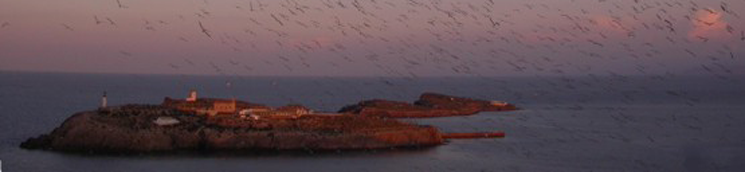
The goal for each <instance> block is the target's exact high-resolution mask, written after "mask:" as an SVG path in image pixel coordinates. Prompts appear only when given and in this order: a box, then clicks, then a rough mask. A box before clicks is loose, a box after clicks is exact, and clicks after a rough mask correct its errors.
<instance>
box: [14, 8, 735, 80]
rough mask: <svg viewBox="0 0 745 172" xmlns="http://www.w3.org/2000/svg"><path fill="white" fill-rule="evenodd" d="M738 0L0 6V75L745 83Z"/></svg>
mask: <svg viewBox="0 0 745 172" xmlns="http://www.w3.org/2000/svg"><path fill="white" fill-rule="evenodd" d="M743 11H745V1H742V0H729V1H728V0H692V1H679V0H633V1H632V0H624V1H613V0H552V1H544V0H364V1H363V0H219V1H217V0H190V1H183V0H159V1H149V0H66V1H42V0H24V1H18V0H0V71H36V72H82V73H124V74H179V75H240V76H388V77H421V76H512V75H608V74H613V75H671V74H675V75H711V76H734V75H743V74H745V48H743V47H745V22H742V21H745V19H744V18H745V12H743Z"/></svg>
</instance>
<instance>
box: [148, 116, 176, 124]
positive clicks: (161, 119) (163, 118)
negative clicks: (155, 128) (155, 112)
mask: <svg viewBox="0 0 745 172" xmlns="http://www.w3.org/2000/svg"><path fill="white" fill-rule="evenodd" d="M153 123H155V124H156V125H159V126H169V125H176V124H178V123H181V121H179V120H178V119H176V118H173V117H167V116H161V117H158V119H155V121H153Z"/></svg>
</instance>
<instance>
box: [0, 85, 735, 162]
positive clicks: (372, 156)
mask: <svg viewBox="0 0 745 172" xmlns="http://www.w3.org/2000/svg"><path fill="white" fill-rule="evenodd" d="M742 78H745V77H742ZM228 80H230V81H231V83H232V87H231V88H227V87H226V84H225V83H226V81H228ZM192 88H194V89H198V90H199V91H200V96H209V97H232V96H235V97H237V98H239V99H243V100H248V101H252V102H258V103H264V104H268V105H273V106H276V105H283V104H289V103H300V104H304V105H307V106H309V107H312V108H314V109H317V110H321V111H336V110H337V109H339V108H340V107H342V106H344V105H346V104H351V103H355V102H357V101H360V100H365V99H371V98H384V99H391V100H400V101H414V100H416V99H417V96H418V95H419V94H421V93H422V92H424V91H433V92H440V93H445V94H451V95H458V96H465V97H473V98H480V99H495V100H504V101H509V102H513V103H516V104H517V105H519V106H520V107H522V108H524V110H521V111H515V112H497V113H493V112H489V113H481V114H478V115H474V116H468V117H451V118H435V119H421V120H409V121H410V122H414V123H420V124H428V125H435V126H437V127H439V128H440V129H441V130H444V131H450V132H468V131H493V130H502V131H505V132H506V133H507V137H506V138H504V139H480V140H455V141H451V142H449V143H448V144H447V145H442V146H439V147H435V148H430V149H422V150H392V151H375V152H351V153H349V152H342V153H326V154H297V153H287V154H269V155H246V156H236V155H233V154H231V155H221V154H210V155H195V154H187V155H159V156H152V155H149V156H90V155H71V154H61V153H55V152H47V151H29V150H23V149H20V148H19V147H18V145H19V144H20V143H21V142H22V141H24V140H25V139H26V138H28V137H32V136H37V135H39V134H42V133H47V132H49V131H51V130H52V129H53V128H55V127H57V126H58V125H59V124H60V123H61V122H62V121H63V120H64V119H66V118H67V117H69V116H70V115H71V114H72V113H74V112H78V111H82V110H89V109H93V108H95V107H96V106H97V105H98V101H99V98H100V95H101V93H102V92H103V91H108V94H109V103H110V104H114V105H116V104H125V103H159V102H160V101H162V100H163V97H164V96H170V97H179V98H180V97H184V96H185V95H186V93H187V91H188V90H189V89H192ZM0 115H1V116H0V117H2V118H0V119H1V120H0V138H1V140H0V160H2V170H5V171H76V172H77V171H290V170H297V171H743V170H745V164H743V163H742V162H745V133H744V132H743V131H745V79H721V78H716V77H706V76H695V77H694V76H686V77H682V76H665V77H647V76H634V77H624V76H597V77H590V76H583V77H491V78H417V79H407V78H376V77H369V78H324V77H219V76H213V77H207V76H156V75H94V74H41V73H17V72H0Z"/></svg>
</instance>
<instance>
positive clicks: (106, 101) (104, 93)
mask: <svg viewBox="0 0 745 172" xmlns="http://www.w3.org/2000/svg"><path fill="white" fill-rule="evenodd" d="M108 103H109V102H108V100H106V91H104V92H103V97H101V108H106V106H108Z"/></svg>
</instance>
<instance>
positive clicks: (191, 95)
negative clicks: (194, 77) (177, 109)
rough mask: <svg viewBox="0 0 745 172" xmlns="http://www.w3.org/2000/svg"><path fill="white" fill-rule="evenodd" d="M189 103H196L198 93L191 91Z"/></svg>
mask: <svg viewBox="0 0 745 172" xmlns="http://www.w3.org/2000/svg"><path fill="white" fill-rule="evenodd" d="M186 101H187V102H195V101H197V91H196V90H191V91H189V97H187V98H186Z"/></svg>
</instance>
